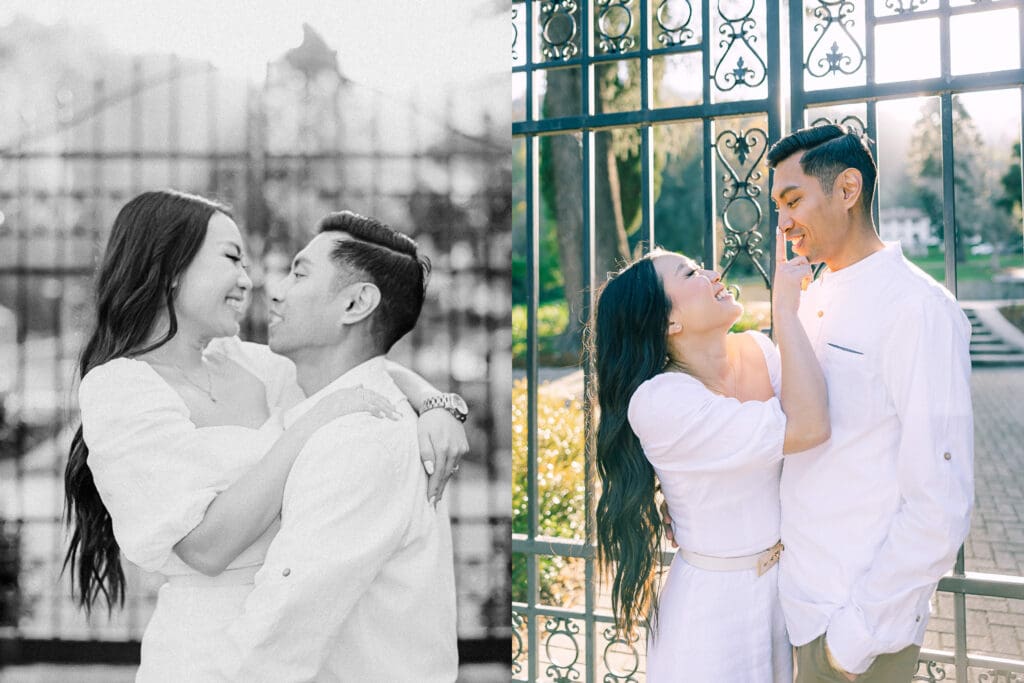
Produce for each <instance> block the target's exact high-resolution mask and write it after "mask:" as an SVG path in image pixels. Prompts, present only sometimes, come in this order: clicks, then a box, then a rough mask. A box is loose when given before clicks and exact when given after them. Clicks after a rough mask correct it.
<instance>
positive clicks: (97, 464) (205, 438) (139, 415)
mask: <svg viewBox="0 0 1024 683" xmlns="http://www.w3.org/2000/svg"><path fill="white" fill-rule="evenodd" d="M211 352H213V353H222V354H224V355H226V356H227V357H228V358H230V359H231V360H233V361H235V362H236V363H238V364H239V365H241V366H242V367H243V368H244V369H245V370H247V371H248V372H251V373H252V374H254V375H255V376H256V377H258V378H259V379H260V380H262V381H263V383H264V385H265V387H266V393H267V405H268V408H269V409H270V410H271V411H273V410H274V409H276V408H278V407H281V406H283V405H288V404H290V403H291V402H293V401H294V400H295V399H296V398H297V397H298V396H297V394H296V392H297V391H298V387H297V385H296V383H295V368H294V365H292V364H291V362H290V361H288V360H287V359H285V358H282V357H280V356H276V355H275V354H273V353H271V352H270V350H269V349H268V348H267V347H266V346H262V345H258V344H250V343H247V342H241V341H240V340H239V339H238V338H237V337H234V338H221V339H215V340H213V341H212V342H211V343H210V346H209V347H208V350H207V353H211ZM79 407H80V410H81V414H82V428H83V436H84V438H85V443H86V445H87V446H88V448H89V457H88V465H89V469H90V471H91V472H92V475H93V479H94V481H95V483H96V488H97V490H98V491H99V494H100V497H101V498H102V499H103V503H104V505H105V506H106V507H107V510H108V511H109V513H110V516H111V520H112V523H113V528H114V536H115V538H116V539H117V542H118V545H119V546H120V548H121V552H122V554H123V556H124V557H125V558H126V559H127V560H128V561H130V562H132V563H134V564H136V565H138V566H139V567H141V568H142V569H144V570H146V571H150V572H159V573H161V574H163V575H164V576H165V577H167V582H166V583H165V584H164V585H163V586H162V587H161V588H160V591H159V595H158V598H157V605H156V609H155V611H154V613H153V617H152V619H151V620H150V623H149V625H148V626H147V628H146V632H145V635H144V636H143V639H142V662H141V666H140V668H139V671H138V674H137V678H136V680H137V681H139V682H144V683H154V682H158V681H168V682H170V681H176V682H177V681H205V680H210V678H209V676H212V674H211V673H210V671H211V669H210V665H209V663H210V662H212V661H213V657H214V654H215V653H216V652H217V651H218V649H220V645H219V643H221V642H222V640H221V639H222V638H223V635H222V634H223V633H224V629H225V627H226V625H227V624H228V623H229V622H230V621H231V619H232V618H233V617H234V616H236V615H237V614H239V613H240V612H241V609H242V604H243V602H244V600H245V596H246V595H247V594H248V593H249V590H250V589H251V587H252V578H253V575H254V574H255V573H256V570H257V569H258V568H259V566H260V565H261V564H262V562H263V557H264V555H265V553H266V549H267V546H268V545H269V544H270V540H271V539H272V538H273V536H274V534H275V533H276V532H277V528H278V525H277V523H275V524H273V525H272V526H271V527H270V528H269V529H267V531H266V532H265V533H264V534H263V535H262V536H261V537H260V538H259V539H257V540H256V541H255V542H254V543H253V544H252V545H251V546H250V547H249V548H247V549H246V550H245V551H243V552H242V554H241V555H239V557H238V558H236V559H235V560H234V561H233V562H232V563H231V564H230V565H229V567H228V568H227V569H226V570H225V571H224V572H223V573H221V574H219V575H218V576H214V577H208V576H205V575H203V574H201V573H199V572H198V571H196V570H194V569H192V568H191V567H189V566H188V565H187V564H185V563H184V562H183V561H182V560H181V559H180V558H179V557H178V556H177V555H176V554H175V553H174V551H173V548H174V546H175V545H176V544H177V543H178V541H180V540H181V539H182V538H184V537H185V536H186V535H187V534H188V533H189V532H190V531H191V530H192V529H194V528H195V527H196V525H198V524H199V522H200V521H202V519H203V516H204V515H205V513H206V508H207V507H208V506H209V505H210V503H211V502H212V501H213V499H214V498H215V497H216V496H217V494H218V493H220V492H221V491H223V490H224V489H226V488H227V487H228V486H230V485H231V484H232V483H234V481H236V480H237V479H238V478H239V477H240V476H241V475H242V474H243V473H244V472H245V471H246V470H247V469H248V468H249V467H252V466H253V465H254V464H255V463H256V462H257V461H259V460H260V458H262V457H263V455H264V454H265V453H266V452H267V450H269V448H270V446H271V445H273V443H274V442H275V441H276V440H277V438H278V437H279V436H280V434H281V428H280V423H279V420H277V419H274V418H273V417H272V419H270V420H268V421H267V422H266V423H265V424H264V425H262V426H261V427H259V428H257V429H252V428H248V427H241V426H233V425H227V426H216V427H202V428H199V427H196V426H195V424H193V423H192V421H191V420H190V416H189V410H188V408H187V406H186V405H185V402H184V401H183V400H182V399H181V397H180V396H179V395H178V393H177V392H176V391H175V390H174V389H173V388H171V386H170V385H168V384H167V383H166V382H165V381H164V380H163V378H162V377H161V376H160V375H159V374H157V372H156V371H155V370H153V369H152V368H151V367H150V366H149V364H148V363H145V362H143V361H137V360H132V359H128V358H117V359H114V360H111V361H109V362H107V363H104V364H103V365H100V366H97V367H96V368H93V369H92V370H91V371H89V372H88V373H87V374H86V376H85V377H84V378H83V379H82V383H81V386H80V388H79Z"/></svg>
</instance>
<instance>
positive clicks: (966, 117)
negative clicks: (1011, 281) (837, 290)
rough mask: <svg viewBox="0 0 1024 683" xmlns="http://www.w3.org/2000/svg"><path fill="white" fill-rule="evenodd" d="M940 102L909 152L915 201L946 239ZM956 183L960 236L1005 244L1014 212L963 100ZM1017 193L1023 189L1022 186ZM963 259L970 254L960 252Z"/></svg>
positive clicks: (924, 114)
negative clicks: (1004, 201)
mask: <svg viewBox="0 0 1024 683" xmlns="http://www.w3.org/2000/svg"><path fill="white" fill-rule="evenodd" d="M941 130H942V127H941V123H940V112H939V100H938V99H935V98H930V99H929V100H928V101H927V102H926V104H925V105H924V106H923V107H922V108H921V116H920V118H919V119H918V120H917V122H916V123H915V124H914V128H913V131H912V133H911V141H910V147H909V150H908V160H907V161H908V163H907V166H908V169H909V175H910V178H911V186H912V196H913V198H914V200H915V202H916V204H917V206H918V207H919V208H920V209H921V210H922V211H924V213H925V214H926V215H927V216H928V218H929V219H930V220H931V223H932V226H933V229H934V232H935V235H936V236H937V237H939V238H940V239H942V238H943V236H944V232H945V231H944V229H943V228H944V223H943V191H942V135H941ZM953 140H954V154H953V182H954V188H955V192H956V211H955V216H954V220H955V221H956V227H957V233H958V234H959V235H960V237H961V239H962V238H964V237H973V236H980V237H981V238H983V239H984V240H986V241H988V242H990V243H993V244H1002V243H1004V242H1005V241H1006V240H1007V237H1008V235H1009V234H1011V231H1012V211H1011V210H1008V208H1007V205H1006V204H1005V203H1002V204H1001V203H1000V202H999V199H1000V198H1001V197H1003V196H1004V189H1003V187H1002V186H1001V181H1000V179H999V174H998V172H997V171H996V169H999V168H1003V167H1004V166H1003V163H1005V162H1003V161H1001V160H997V159H996V158H995V156H996V155H994V154H993V151H992V150H991V148H990V147H989V146H988V145H986V144H985V141H984V139H983V138H982V136H981V133H980V132H979V131H978V127H977V125H976V124H975V123H974V120H973V119H972V118H971V115H970V113H969V112H968V111H967V109H966V107H964V105H963V103H962V102H961V101H960V100H959V98H953ZM1017 191H1018V193H1019V192H1020V189H1019V187H1018V190H1017ZM958 254H959V255H960V257H963V256H964V255H965V250H964V249H960V250H959V251H958Z"/></svg>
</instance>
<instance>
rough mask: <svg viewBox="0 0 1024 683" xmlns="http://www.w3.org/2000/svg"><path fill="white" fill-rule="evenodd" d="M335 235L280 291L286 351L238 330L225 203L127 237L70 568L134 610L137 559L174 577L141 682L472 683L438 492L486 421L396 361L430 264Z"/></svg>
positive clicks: (70, 485) (102, 283)
mask: <svg viewBox="0 0 1024 683" xmlns="http://www.w3.org/2000/svg"><path fill="white" fill-rule="evenodd" d="M317 228H318V234H317V235H316V236H315V237H314V238H313V239H312V241H310V243H309V244H308V245H307V246H306V247H305V248H304V249H303V250H302V251H301V252H299V254H298V255H297V256H296V257H295V259H294V261H293V262H292V265H291V271H290V273H289V274H288V276H287V277H286V278H285V279H284V280H283V281H282V282H280V283H278V284H277V285H276V286H275V287H274V288H273V291H272V292H271V293H272V300H271V305H270V311H271V315H270V318H271V320H270V327H269V341H270V346H269V348H268V347H266V346H262V345H258V344H252V343H248V342H243V341H241V340H239V338H238V336H237V335H238V332H239V320H240V318H241V316H242V313H243V311H244V307H245V303H246V300H247V299H248V297H249V292H250V289H251V287H252V281H251V280H250V278H249V275H248V272H247V271H248V257H247V255H246V249H245V242H244V240H243V239H242V235H241V233H240V231H239V229H238V226H237V225H236V224H235V222H234V221H233V220H232V218H231V214H230V212H229V210H228V209H227V207H225V206H222V205H220V204H217V203H215V202H212V201H209V200H206V199H204V198H201V197H197V196H193V195H187V194H183V193H179V192H172V191H162V192H146V193H143V194H142V195H140V196H138V197H136V198H134V199H132V200H131V201H130V202H128V204H127V205H125V206H124V208H123V209H122V210H121V211H120V213H119V214H118V216H117V218H116V220H115V222H114V226H113V228H112V230H111V234H110V238H109V242H108V244H107V248H106V253H105V255H104V258H103V262H102V264H101V267H100V272H99V278H98V282H97V291H96V301H97V310H96V326H95V329H94V331H93V333H92V335H91V337H90V338H89V340H88V343H87V345H86V347H85V349H84V351H83V354H82V359H81V366H80V371H81V375H82V380H81V386H80V389H79V404H80V409H81V413H82V427H81V429H80V430H79V431H78V433H77V434H76V435H75V438H74V440H73V442H72V446H71V452H70V457H69V460H68V466H67V471H66V475H65V488H66V496H67V508H68V516H69V519H70V520H71V521H72V522H73V523H74V532H73V535H72V537H71V541H70V547H69V550H68V555H67V561H66V565H68V566H69V567H70V568H71V570H72V571H73V576H74V584H75V587H76V588H77V594H78V597H79V600H80V602H81V604H82V605H84V606H85V607H87V608H88V607H91V606H92V605H93V604H94V603H96V602H97V601H98V600H99V599H100V597H101V596H102V597H104V598H105V599H106V601H107V603H108V605H109V606H110V608H113V607H115V606H117V605H119V604H121V603H123V600H124V594H125V575H124V572H123V569H122V566H121V556H122V555H123V556H124V558H125V559H127V560H129V561H131V562H132V563H134V564H136V565H138V566H139V567H141V568H142V569H144V570H147V571H151V572H158V573H160V574H162V575H164V577H166V582H165V583H164V584H163V585H162V586H161V588H160V590H159V594H158V598H157V604H156V609H155V611H154V613H153V616H152V618H151V620H150V623H149V625H148V626H147V628H146V631H145V634H144V636H143V639H142V656H141V665H140V667H139V670H138V674H137V679H136V680H138V681H140V683H157V682H163V681H167V682H172V681H173V682H183V681H189V682H196V683H206V682H214V681H238V682H241V681H245V682H249V681H267V682H268V683H270V682H274V683H278V682H286V681H294V682H298V681H317V682H320V681H323V682H330V681H343V680H344V681H349V680H351V681H356V680H358V681H363V680H388V681H409V682H410V683H411V682H413V681H436V682H450V681H453V680H455V678H456V675H457V670H458V656H457V648H456V642H457V641H456V630H455V615H456V611H455V586H454V571H453V566H452V541H451V533H450V528H449V520H448V513H447V508H446V503H445V502H444V501H443V500H441V494H442V492H443V488H444V484H445V482H446V481H447V479H448V477H450V476H451V474H452V472H453V471H454V470H456V469H458V460H459V458H460V457H461V456H462V455H464V454H465V452H466V450H467V444H466V437H465V431H464V429H463V427H462V424H461V423H462V421H464V420H465V419H466V405H465V402H463V401H462V400H461V398H459V397H458V396H457V395H454V394H441V393H439V392H437V391H436V390H434V388H433V387H432V386H431V385H430V384H429V383H428V382H426V381H425V380H424V379H423V378H421V377H419V376H418V375H416V374H414V373H412V372H411V371H409V370H407V369H406V368H404V367H402V366H400V365H397V364H394V363H391V362H389V361H387V360H386V359H385V356H384V354H386V353H387V351H388V350H389V349H390V348H391V346H392V345H393V344H394V343H395V342H396V341H397V340H398V339H400V338H401V337H402V336H404V335H405V334H406V333H407V332H409V331H410V330H411V329H412V328H413V327H414V325H415V324H416V321H417V319H418V317H419V314H420V309H421V307H422V305H423V300H424V294H425V290H426V280H427V276H428V274H429V262H428V261H427V260H426V259H425V257H423V256H421V255H420V254H419V253H418V251H417V246H416V243H415V242H414V241H413V240H411V239H409V238H408V237H407V236H405V235H403V234H401V233H399V232H396V231H394V230H392V229H391V228H389V227H388V226H386V225H384V224H382V223H380V222H379V221H377V220H375V219H372V218H367V217H364V216H360V215H358V214H354V213H351V212H339V213H333V214H330V215H328V216H326V217H324V218H323V219H322V220H321V221H320V223H319V225H318V226H317ZM417 413H418V414H419V415H418V417H417ZM421 459H422V461H421ZM392 642H398V643H401V650H402V653H403V655H402V656H401V657H395V656H393V653H392V649H391V647H389V644H390V643H392Z"/></svg>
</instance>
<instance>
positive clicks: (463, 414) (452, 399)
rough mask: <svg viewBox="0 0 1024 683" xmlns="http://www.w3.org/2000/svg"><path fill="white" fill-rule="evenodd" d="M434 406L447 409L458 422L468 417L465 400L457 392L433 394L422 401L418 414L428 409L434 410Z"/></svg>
mask: <svg viewBox="0 0 1024 683" xmlns="http://www.w3.org/2000/svg"><path fill="white" fill-rule="evenodd" d="M435 408H441V409H442V410H445V411H447V412H448V413H449V414H450V415H451V416H452V417H454V418H455V419H456V420H458V421H459V422H465V421H466V418H467V417H469V412H468V410H467V407H466V402H465V401H464V400H463V398H462V397H461V396H459V395H458V394H435V395H434V396H431V397H430V398H428V399H427V400H425V401H424V402H423V405H422V406H421V407H420V414H421V415H422V414H423V413H425V412H427V411H428V410H434V409H435Z"/></svg>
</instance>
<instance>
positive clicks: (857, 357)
mask: <svg viewBox="0 0 1024 683" xmlns="http://www.w3.org/2000/svg"><path fill="white" fill-rule="evenodd" d="M824 372H825V381H826V383H827V384H828V401H829V416H830V417H831V419H832V425H833V426H834V427H835V426H861V427H870V426H871V425H874V424H875V423H876V422H877V421H878V420H879V419H881V417H882V415H883V414H884V412H885V405H886V391H885V385H884V383H883V382H882V376H881V373H880V372H879V367H878V362H877V359H875V358H873V357H872V356H870V355H868V354H867V353H866V352H864V351H862V350H861V349H859V348H858V347H857V346H855V345H853V344H843V343H841V342H830V343H828V344H826V345H825V355H824Z"/></svg>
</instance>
